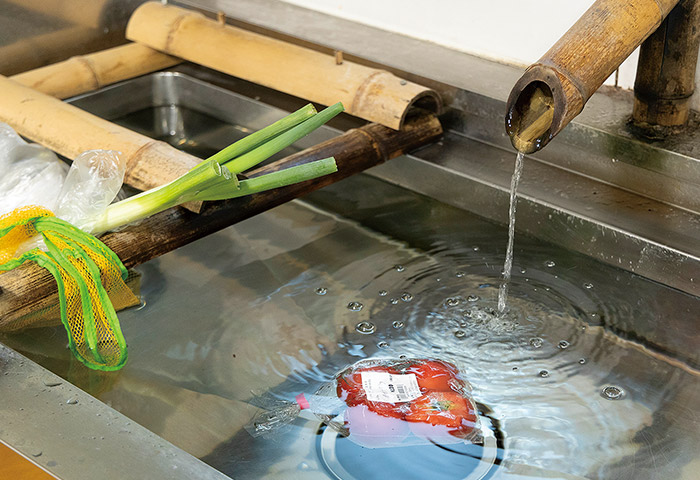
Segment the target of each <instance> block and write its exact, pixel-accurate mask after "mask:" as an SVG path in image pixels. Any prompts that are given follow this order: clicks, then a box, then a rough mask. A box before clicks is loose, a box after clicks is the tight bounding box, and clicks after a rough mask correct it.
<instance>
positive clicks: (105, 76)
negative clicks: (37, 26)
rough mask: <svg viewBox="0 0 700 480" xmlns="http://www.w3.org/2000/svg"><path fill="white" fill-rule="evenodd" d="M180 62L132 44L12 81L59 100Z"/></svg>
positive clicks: (71, 59) (28, 73)
mask: <svg viewBox="0 0 700 480" xmlns="http://www.w3.org/2000/svg"><path fill="white" fill-rule="evenodd" d="M181 62H182V60H180V59H179V58H175V57H171V56H170V55H165V54H163V53H160V52H157V51H155V50H153V49H152V48H148V47H146V46H144V45H139V44H137V43H129V44H126V45H121V46H119V47H114V48H109V49H107V50H102V51H100V52H96V53H91V54H87V55H79V56H75V57H72V58H69V59H68V60H65V61H63V62H59V63H54V64H52V65H48V66H46V67H41V68H37V69H35V70H30V71H28V72H24V73H20V74H17V75H13V76H12V77H10V79H11V80H13V81H15V82H17V83H21V84H22V85H24V86H26V87H30V88H33V89H34V90H37V91H39V92H42V93H45V94H47V95H51V96H52V97H56V98H61V99H64V98H69V97H73V96H75V95H79V94H81V93H86V92H90V91H93V90H97V89H99V88H102V87H104V86H106V85H110V84H112V83H116V82H119V81H121V80H127V79H129V78H134V77H138V76H139V75H144V74H146V73H151V72H155V71H158V70H162V69H164V68H168V67H172V66H173V65H177V64H178V63H181Z"/></svg>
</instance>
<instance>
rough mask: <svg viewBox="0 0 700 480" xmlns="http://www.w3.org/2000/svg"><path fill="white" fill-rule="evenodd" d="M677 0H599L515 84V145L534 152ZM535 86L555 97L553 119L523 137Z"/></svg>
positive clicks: (510, 124) (511, 119)
mask: <svg viewBox="0 0 700 480" xmlns="http://www.w3.org/2000/svg"><path fill="white" fill-rule="evenodd" d="M677 3H678V0H623V1H621V0H597V1H596V2H595V3H594V4H593V5H592V6H591V7H590V8H589V9H588V11H586V12H585V13H584V14H583V15H582V16H581V18H580V19H579V20H578V21H577V22H576V23H575V24H574V25H573V26H572V27H571V28H570V29H569V31H568V32H566V33H565V34H564V35H563V36H562V37H561V38H560V39H559V41H557V43H555V44H554V46H553V47H552V48H551V49H550V50H549V51H548V52H547V53H545V55H544V56H543V57H542V58H541V59H540V60H538V61H537V63H535V64H533V65H531V66H530V67H529V68H528V69H527V70H526V71H525V73H524V74H523V76H522V77H521V78H520V80H518V81H517V82H516V84H515V86H514V87H513V90H512V91H511V94H510V96H509V98H508V104H507V114H506V131H507V132H508V135H510V137H511V142H512V143H513V146H514V147H515V148H516V149H517V150H519V151H521V152H524V153H532V152H534V151H536V150H539V149H541V148H542V147H544V146H545V145H547V143H549V141H550V140H551V139H552V138H553V137H554V136H555V135H557V133H559V132H560V131H561V130H562V129H563V128H564V127H565V126H566V125H567V124H568V123H569V122H570V121H571V120H572V119H573V118H574V117H576V115H578V114H579V113H580V112H581V110H583V106H584V105H585V103H586V101H588V99H589V98H590V96H591V95H593V93H594V92H595V91H596V90H597V89H598V88H599V87H600V86H601V85H602V84H603V82H604V81H605V80H606V79H607V78H608V77H609V76H610V75H611V74H612V73H613V72H614V71H615V69H617V67H618V66H619V65H620V63H622V61H623V60H625V59H626V58H627V57H628V56H629V55H630V54H631V53H632V52H633V51H634V49H635V48H637V46H639V44H641V43H642V42H643V41H644V40H645V39H646V38H647V37H648V36H649V35H651V34H652V33H653V32H654V30H656V28H657V27H658V26H659V25H660V24H661V22H662V21H663V19H664V18H665V17H666V16H667V15H668V13H669V12H670V11H671V9H672V8H673V7H674V6H675V5H676V4H677ZM696 53H697V52H696ZM536 91H541V92H545V94H546V95H549V96H550V97H551V103H552V105H553V112H552V113H553V115H552V119H551V121H550V122H548V123H549V125H545V126H544V128H543V129H538V130H541V131H540V132H539V133H540V134H539V136H538V137H537V138H534V139H531V138H521V134H522V132H523V131H524V130H525V129H526V128H527V127H528V126H529V125H528V124H526V123H527V122H523V118H524V117H526V116H527V112H528V111H529V110H530V108H531V100H532V98H531V96H532V95H533V94H534V93H535V92H536ZM533 120H535V121H536V119H533Z"/></svg>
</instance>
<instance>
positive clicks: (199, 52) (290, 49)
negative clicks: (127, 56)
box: [126, 2, 440, 129]
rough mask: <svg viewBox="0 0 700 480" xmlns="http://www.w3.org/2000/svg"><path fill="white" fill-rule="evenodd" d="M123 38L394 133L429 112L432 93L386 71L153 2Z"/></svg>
mask: <svg viewBox="0 0 700 480" xmlns="http://www.w3.org/2000/svg"><path fill="white" fill-rule="evenodd" d="M126 36H127V38H128V39H129V40H132V41H136V42H139V43H142V44H144V45H148V46H149V47H152V48H154V49H156V50H160V51H162V52H165V53H168V54H170V55H174V56H177V57H180V58H183V59H185V60H189V61H192V62H195V63H198V64H200V65H204V66H206V67H209V68H213V69H216V70H219V71H221V72H224V73H227V74H229V75H233V76H236V77H239V78H243V79H245V80H248V81H251V82H254V83H258V84H260V85H264V86H266V87H270V88H273V89H275V90H279V91H282V92H285V93H288V94H291V95H295V96H297V97H301V98H305V99H308V100H311V101H313V102H318V103H321V104H323V105H332V104H334V103H336V102H343V105H345V109H346V112H347V113H349V114H351V115H355V116H358V117H361V118H364V119H366V120H369V121H372V122H377V123H379V124H382V125H386V126H388V127H391V128H394V129H398V128H400V127H401V125H402V124H403V122H404V120H405V118H406V112H407V111H408V109H409V108H410V107H411V106H413V105H414V104H416V103H420V106H422V107H424V108H430V109H432V110H433V111H435V112H437V111H438V110H439V108H440V100H439V97H438V94H437V93H436V92H435V91H433V90H430V89H428V88H426V87H423V86H421V85H417V84H415V83H412V82H408V81H406V80H402V79H400V78H398V77H396V76H394V75H392V74H391V73H389V72H386V71H382V70H377V69H374V68H369V67H365V66H363V65H358V64H356V63H353V62H349V61H343V62H341V63H338V62H336V59H335V57H334V56H331V55H327V54H324V53H320V52H317V51H314V50H310V49H308V48H303V47H300V46H297V45H293V44H290V43H287V42H283V41H281V40H276V39H272V38H269V37H266V36H264V35H260V34H256V33H252V32H249V31H246V30H243V29H240V28H236V27H233V26H227V25H221V24H220V23H218V22H217V21H216V20H210V19H207V18H206V17H205V16H203V15H202V14H200V13H197V12H193V11H189V10H185V9H182V8H179V7H174V6H171V5H163V4H161V3H160V2H150V3H145V4H143V5H141V6H140V7H139V8H137V9H136V11H135V12H134V13H133V15H132V16H131V19H130V20H129V24H128V25H127V30H126Z"/></svg>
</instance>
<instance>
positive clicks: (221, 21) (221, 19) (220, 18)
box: [216, 11, 226, 27]
mask: <svg viewBox="0 0 700 480" xmlns="http://www.w3.org/2000/svg"><path fill="white" fill-rule="evenodd" d="M216 21H217V22H219V25H221V26H222V27H223V26H224V25H226V14H225V13H224V12H222V11H218V12H216Z"/></svg>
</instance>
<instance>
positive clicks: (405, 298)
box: [401, 292, 413, 302]
mask: <svg viewBox="0 0 700 480" xmlns="http://www.w3.org/2000/svg"><path fill="white" fill-rule="evenodd" d="M401 300H403V301H404V302H410V301H411V300H413V295H411V294H410V293H408V292H403V293H402V294H401Z"/></svg>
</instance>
